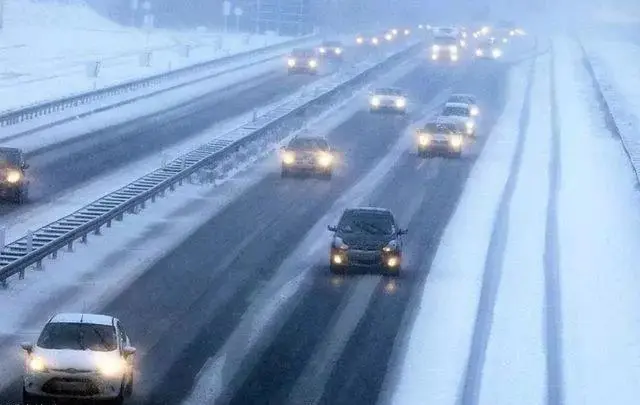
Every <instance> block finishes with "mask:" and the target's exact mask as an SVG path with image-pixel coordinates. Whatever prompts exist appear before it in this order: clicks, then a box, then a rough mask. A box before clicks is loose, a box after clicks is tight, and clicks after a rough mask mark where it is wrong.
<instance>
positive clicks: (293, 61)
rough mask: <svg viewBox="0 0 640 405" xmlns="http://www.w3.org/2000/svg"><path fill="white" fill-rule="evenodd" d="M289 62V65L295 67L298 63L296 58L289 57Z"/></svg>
mask: <svg viewBox="0 0 640 405" xmlns="http://www.w3.org/2000/svg"><path fill="white" fill-rule="evenodd" d="M287 64H288V65H289V67H294V66H295V65H296V60H295V59H289V60H288V61H287Z"/></svg>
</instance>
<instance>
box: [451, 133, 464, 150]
mask: <svg viewBox="0 0 640 405" xmlns="http://www.w3.org/2000/svg"><path fill="white" fill-rule="evenodd" d="M462 142H463V141H462V137H461V136H460V135H453V136H451V137H450V138H449V143H450V144H451V146H452V147H454V148H459V147H461V146H462Z"/></svg>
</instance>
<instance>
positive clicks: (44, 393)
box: [23, 372, 125, 399]
mask: <svg viewBox="0 0 640 405" xmlns="http://www.w3.org/2000/svg"><path fill="white" fill-rule="evenodd" d="M124 378H125V376H124V375H120V376H117V377H113V378H107V377H103V376H102V375H100V374H98V373H96V372H86V373H83V372H79V373H66V372H48V373H29V374H26V375H25V376H24V378H23V383H24V390H25V392H26V393H27V394H29V395H33V396H38V397H49V398H63V399H66V398H83V399H84V398H86V399H113V398H117V397H118V396H119V395H120V393H121V391H122V386H123V381H124Z"/></svg>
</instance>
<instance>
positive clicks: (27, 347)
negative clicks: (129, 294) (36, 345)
mask: <svg viewBox="0 0 640 405" xmlns="http://www.w3.org/2000/svg"><path fill="white" fill-rule="evenodd" d="M20 347H22V350H24V351H25V352H27V353H31V352H32V351H33V343H21V344H20Z"/></svg>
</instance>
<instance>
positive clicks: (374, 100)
mask: <svg viewBox="0 0 640 405" xmlns="http://www.w3.org/2000/svg"><path fill="white" fill-rule="evenodd" d="M371 105H372V106H374V107H377V106H379V105H380V98H378V97H371Z"/></svg>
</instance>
